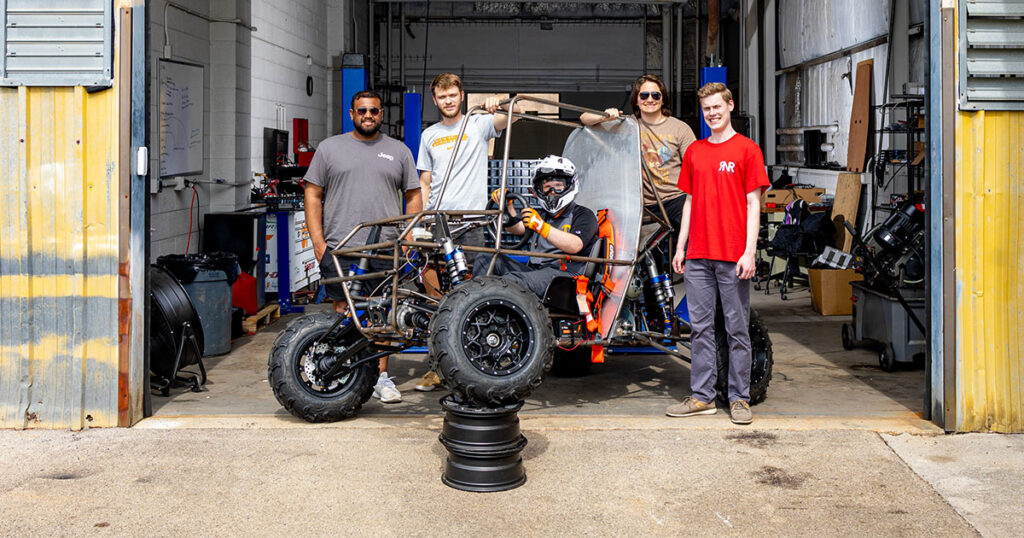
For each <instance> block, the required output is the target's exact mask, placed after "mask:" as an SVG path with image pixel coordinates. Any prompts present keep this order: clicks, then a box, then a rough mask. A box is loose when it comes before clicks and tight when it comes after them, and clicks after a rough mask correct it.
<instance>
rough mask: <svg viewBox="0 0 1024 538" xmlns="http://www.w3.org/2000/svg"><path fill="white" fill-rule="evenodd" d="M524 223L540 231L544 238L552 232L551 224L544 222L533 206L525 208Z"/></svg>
mask: <svg viewBox="0 0 1024 538" xmlns="http://www.w3.org/2000/svg"><path fill="white" fill-rule="evenodd" d="M523 225H524V226H526V227H527V228H529V229H531V230H533V231H535V232H537V233H539V234H540V236H541V237H543V238H544V239H547V238H548V233H550V232H551V225H550V224H548V223H546V222H544V219H542V218H540V214H538V213H537V210H536V209H534V208H532V207H528V208H526V209H524V210H523Z"/></svg>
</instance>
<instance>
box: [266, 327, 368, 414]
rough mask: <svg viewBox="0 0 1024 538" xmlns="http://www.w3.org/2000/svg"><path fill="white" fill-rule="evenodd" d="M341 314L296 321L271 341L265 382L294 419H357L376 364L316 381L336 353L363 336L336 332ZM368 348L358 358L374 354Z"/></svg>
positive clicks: (349, 329)
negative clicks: (330, 332) (330, 335)
mask: <svg viewBox="0 0 1024 538" xmlns="http://www.w3.org/2000/svg"><path fill="white" fill-rule="evenodd" d="M338 317H339V314H336V313H333V312H317V313H315V314H310V315H308V316H303V317H301V318H299V319H297V320H296V321H295V322H294V323H292V324H291V325H289V326H288V328H287V329H285V330H284V331H282V332H281V334H279V335H278V336H277V339H276V340H275V341H274V347H273V348H272V349H271V351H270V358H269V359H268V360H267V378H268V380H269V382H270V387H271V389H273V391H274V396H275V397H276V398H277V401H278V402H280V404H281V405H282V406H284V408H285V409H286V410H288V412H289V413H291V414H292V415H294V416H296V417H298V418H301V419H303V420H305V421H307V422H333V421H337V420H341V419H343V418H348V417H351V416H352V415H355V414H356V412H357V411H359V409H360V408H361V407H362V406H363V403H365V402H366V401H367V400H369V399H370V395H371V394H373V385H374V383H376V381H377V361H369V362H367V363H364V364H361V365H359V366H357V367H356V368H354V369H352V370H350V371H348V372H345V373H344V375H342V376H341V377H339V378H337V379H333V380H323V379H321V378H320V377H319V376H320V375H321V374H322V373H324V372H326V370H327V369H328V368H330V365H332V364H333V362H332V361H333V360H336V357H337V354H338V353H341V352H343V351H344V350H345V349H346V348H348V347H350V346H352V345H355V344H357V343H359V341H360V340H362V338H363V337H362V335H361V334H360V333H359V331H357V330H355V328H353V327H339V328H338V329H335V331H334V334H335V335H337V336H336V337H334V338H331V340H330V341H326V339H325V337H326V336H328V331H330V329H331V327H332V326H333V325H334V323H335V322H336V321H337V320H338ZM372 353H373V351H372V347H371V348H368V349H366V350H365V351H363V352H360V354H359V355H357V359H358V357H366V356H368V355H370V354H372Z"/></svg>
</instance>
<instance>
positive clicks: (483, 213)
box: [322, 95, 672, 342]
mask: <svg viewBox="0 0 1024 538" xmlns="http://www.w3.org/2000/svg"><path fill="white" fill-rule="evenodd" d="M521 101H529V102H534V103H539V104H545V105H549V106H554V107H556V108H565V109H568V110H573V111H576V112H581V113H591V114H596V115H598V116H604V117H608V114H607V113H605V112H604V111H601V110H595V109H591V108H586V107H581V106H577V105H571V104H568V103H561V102H558V101H552V100H549V99H543V98H540V97H533V96H525V95H516V96H514V97H511V98H509V99H506V100H504V101H501V102H500V103H499V105H498V106H499V107H501V106H506V105H508V109H509V110H512V112H509V111H508V110H503V109H499V110H497V111H496V112H495V113H497V114H506V115H509V116H511V117H512V118H519V119H528V120H531V121H540V122H544V123H551V124H555V125H561V126H563V127H570V128H573V129H577V128H581V127H585V126H584V125H583V124H582V123H580V122H572V121H565V120H560V119H554V118H546V117H542V116H537V115H533V114H523V113H521V112H515V106H516V105H517V104H518V103H519V102H521ZM481 112H485V111H484V107H483V105H477V106H474V107H472V108H470V109H469V111H467V112H466V115H465V118H463V120H462V122H461V124H460V127H459V134H458V137H457V138H456V139H455V147H454V148H453V149H452V158H451V159H450V160H449V161H448V168H447V169H446V170H445V174H444V180H443V182H442V183H441V190H440V192H439V193H438V196H437V200H438V203H440V201H441V200H442V199H443V197H444V193H445V189H446V188H447V187H448V181H449V180H450V179H451V174H452V169H453V165H454V163H455V158H454V157H455V155H457V154H458V152H459V149H460V146H461V145H462V138H463V135H464V134H465V132H466V126H467V125H468V123H469V116H470V115H472V114H477V113H481ZM512 126H513V122H511V121H510V122H509V123H508V125H507V126H506V127H505V129H506V130H507V131H506V133H505V148H504V149H505V151H504V157H503V158H502V163H501V183H500V192H501V197H500V199H499V203H498V207H499V208H503V207H505V204H506V194H507V187H508V160H509V147H510V144H511V140H512ZM641 177H642V178H643V181H645V182H646V183H647V184H648V187H649V188H650V189H651V191H652V192H653V193H654V196H655V199H656V200H657V205H658V213H652V212H651V211H649V210H647V208H644V213H645V214H646V215H647V216H649V217H651V219H652V220H653V221H654V222H655V223H657V224H659V225H660V226H661V230H660V231H659V233H657V234H655V236H654V237H653V238H652V240H649V241H648V242H647V245H646V246H645V247H644V249H643V250H642V251H641V252H640V253H638V254H637V257H636V259H637V260H640V259H643V258H644V257H645V256H647V255H648V254H649V252H650V251H651V250H652V249H653V248H654V247H655V246H657V245H658V244H659V243H660V242H661V241H662V240H663V239H664V238H665V237H666V236H667V235H668V233H669V232H670V231H672V225H671V224H670V222H671V221H670V220H669V218H668V214H667V213H666V211H665V206H664V204H662V202H661V196H660V195H659V194H658V190H657V189H656V188H654V184H653V182H652V181H651V179H650V178H649V177H647V176H645V175H643V174H641ZM503 212H504V211H503V210H500V209H481V210H437V209H424V210H421V211H419V212H418V213H413V214H404V215H398V216H394V217H388V218H383V219H378V220H374V221H370V222H364V223H360V224H359V225H357V226H356V227H355V228H353V229H352V230H351V231H350V232H349V233H348V234H347V235H346V236H345V237H344V239H342V240H341V242H340V243H339V244H338V248H336V249H334V250H332V251H331V252H330V255H331V259H332V261H333V262H334V268H335V270H336V271H337V274H338V275H341V276H337V277H333V278H325V279H323V280H322V283H323V284H341V285H342V291H343V292H344V294H345V302H346V303H347V308H348V315H349V317H350V318H351V319H352V320H353V325H354V326H355V328H356V329H357V330H358V331H359V332H360V333H361V334H362V335H363V336H365V337H366V338H368V339H370V340H382V339H383V340H391V341H406V342H408V341H409V340H410V337H408V336H407V335H404V334H402V333H401V331H400V330H399V328H398V325H397V322H396V319H395V312H396V311H397V309H398V297H399V296H403V297H417V298H420V299H424V300H427V301H430V302H434V303H436V302H438V299H436V298H434V297H430V296H428V295H425V294H422V293H419V292H417V291H413V290H408V289H402V288H399V286H398V284H399V280H400V278H401V277H402V268H403V267H404V265H405V262H404V261H403V260H402V257H403V256H402V255H400V253H401V252H402V251H403V247H413V248H426V249H439V248H442V245H441V243H440V242H438V241H415V240H406V239H404V238H405V237H406V236H407V235H408V234H409V233H410V231H411V230H412V229H413V228H415V227H416V225H417V224H419V223H421V222H424V221H427V220H430V219H431V218H432V219H433V221H434V222H435V223H442V230H443V234H444V235H445V236H446V237H447V238H448V239H451V237H450V235H451V234H450V232H449V231H448V230H449V229H448V219H449V217H457V218H465V217H485V218H487V219H489V218H491V217H499V216H500V215H501V214H502V213H503ZM495 220H496V224H497V230H496V233H495V237H496V238H500V237H501V235H502V232H503V231H504V224H505V223H504V219H502V218H496V219H495ZM403 222H406V224H405V225H404V226H402V225H401V223H403ZM375 226H381V227H385V226H388V227H395V228H398V227H401V229H400V231H399V233H398V235H397V238H396V239H393V240H389V241H379V242H376V243H372V244H368V245H361V246H351V247H346V246H345V245H346V244H347V243H348V242H349V241H350V240H351V239H352V237H353V236H355V234H356V233H357V232H359V230H362V229H364V228H373V227H375ZM460 248H461V249H462V250H464V251H466V252H477V253H488V254H493V255H494V256H492V258H491V263H490V265H489V266H488V267H487V275H490V274H491V273H492V272H493V271H494V264H495V262H496V260H497V256H498V255H499V254H509V255H513V256H531V257H536V258H550V259H556V260H565V261H574V262H583V263H591V262H593V263H602V264H610V265H623V266H625V265H632V264H633V263H634V262H633V261H626V260H616V259H613V258H603V257H590V256H576V255H568V254H562V255H559V254H551V253H545V252H530V251H525V250H514V249H505V248H502V246H501V241H500V240H497V241H495V246H494V247H477V246H471V245H460ZM381 249H389V250H391V255H382V254H373V253H372V252H373V251H375V250H381ZM341 256H347V257H352V258H360V259H370V260H374V259H375V260H391V262H392V267H391V269H386V270H383V271H377V272H367V273H363V274H354V275H346V274H345V271H344V270H343V269H342V267H341V261H340V260H339V257H341ZM378 278H390V279H391V289H392V291H393V293H392V294H391V305H390V308H389V310H388V320H387V326H385V327H363V326H362V324H361V323H359V322H358V321H357V320H358V319H359V315H358V313H357V312H356V304H357V303H356V302H355V301H353V295H352V293H351V290H350V289H349V282H353V281H356V280H371V279H378ZM355 298H358V299H363V300H364V301H365V300H367V299H369V298H370V297H359V296H356V297H355ZM341 321H342V320H339V323H340V322H341ZM332 330H333V329H332Z"/></svg>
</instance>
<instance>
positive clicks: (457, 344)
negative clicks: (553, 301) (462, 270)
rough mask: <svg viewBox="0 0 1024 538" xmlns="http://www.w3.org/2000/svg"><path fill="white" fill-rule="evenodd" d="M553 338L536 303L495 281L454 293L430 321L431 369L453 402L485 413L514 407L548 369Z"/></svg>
mask: <svg viewBox="0 0 1024 538" xmlns="http://www.w3.org/2000/svg"><path fill="white" fill-rule="evenodd" d="M554 342H555V336H554V333H553V332H552V330H551V320H550V319H549V318H548V313H547V310H546V309H545V308H544V305H543V304H542V303H541V301H540V299H539V298H538V297H537V296H536V295H535V294H534V293H533V292H531V291H530V290H528V289H526V288H524V287H523V286H520V285H519V284H517V283H515V282H511V281H506V280H503V279H501V278H498V277H477V278H474V279H472V280H470V281H468V282H465V283H463V284H461V285H459V286H458V287H456V288H455V289H454V290H452V291H451V292H450V293H449V294H448V295H447V296H446V297H445V298H444V299H443V300H442V301H441V304H440V305H439V306H438V310H437V313H436V314H434V317H433V319H431V321H430V365H431V369H432V370H434V371H435V372H437V375H438V377H440V378H441V382H442V383H443V384H444V385H445V387H447V388H449V389H451V390H452V392H454V393H455V394H456V395H457V396H459V397H461V398H464V399H466V400H469V401H470V402H472V403H474V404H477V405H483V406H487V407H496V406H501V405H505V404H510V403H515V402H517V401H519V400H523V399H525V398H526V397H527V396H529V394H530V393H531V392H532V391H533V390H534V389H536V388H537V387H538V386H539V385H540V383H541V380H542V378H543V377H544V374H545V373H546V372H547V371H549V370H550V369H551V360H552V350H553V348H554Z"/></svg>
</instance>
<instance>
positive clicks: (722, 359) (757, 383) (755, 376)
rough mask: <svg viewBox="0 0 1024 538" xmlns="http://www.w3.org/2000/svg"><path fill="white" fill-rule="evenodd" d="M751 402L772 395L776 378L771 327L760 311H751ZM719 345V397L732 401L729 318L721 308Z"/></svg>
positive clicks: (717, 318)
mask: <svg viewBox="0 0 1024 538" xmlns="http://www.w3.org/2000/svg"><path fill="white" fill-rule="evenodd" d="M749 327H750V329H749V330H750V359H751V361H750V405H754V404H759V403H761V402H763V401H764V399H765V398H766V397H767V396H768V383H769V382H771V380H772V367H773V366H774V364H775V361H774V358H773V356H772V341H771V338H769V337H768V327H767V326H765V324H764V322H763V321H761V316H760V315H758V313H757V311H755V310H751V311H750V326H749ZM715 348H716V351H717V353H718V379H717V380H716V381H715V389H716V390H717V391H718V399H719V400H722V401H723V402H726V403H728V401H729V339H728V336H726V333H725V319H724V318H723V316H722V311H721V309H719V311H718V314H716V315H715Z"/></svg>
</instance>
